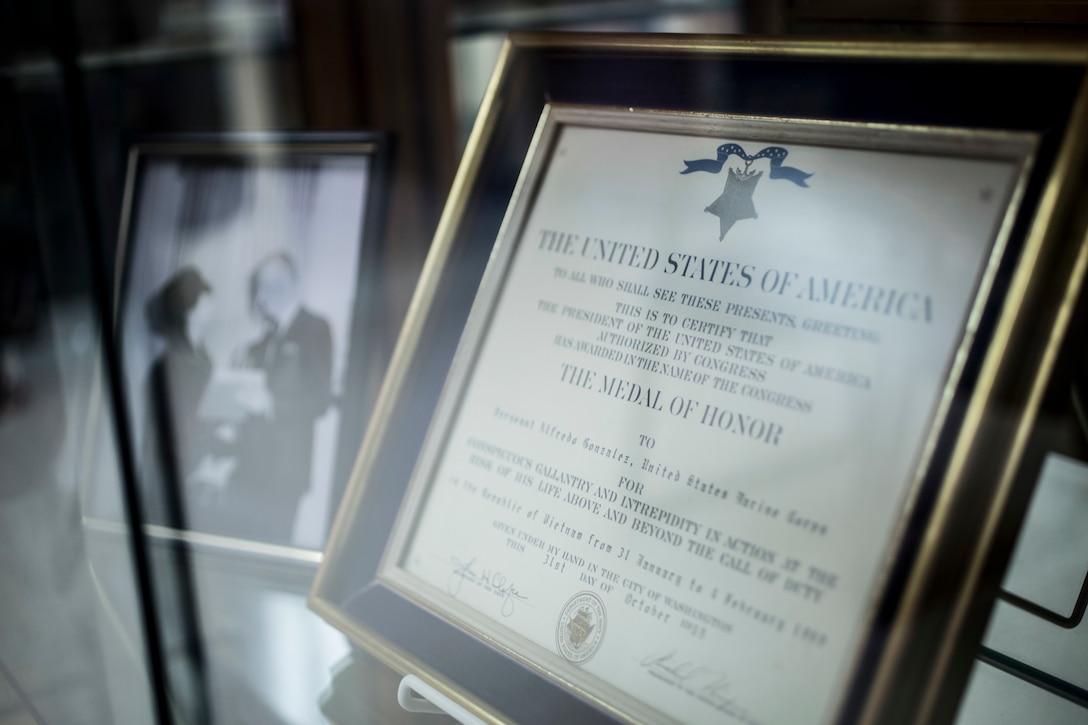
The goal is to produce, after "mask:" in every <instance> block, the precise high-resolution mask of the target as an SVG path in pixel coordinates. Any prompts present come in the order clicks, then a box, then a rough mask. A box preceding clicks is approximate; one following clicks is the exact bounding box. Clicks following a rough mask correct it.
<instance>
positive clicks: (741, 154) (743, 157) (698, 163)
mask: <svg viewBox="0 0 1088 725" xmlns="http://www.w3.org/2000/svg"><path fill="white" fill-rule="evenodd" d="M787 155H789V152H788V151H787V150H786V149H784V148H782V147H781V146H767V147H766V148H764V149H762V150H761V151H758V152H757V153H755V154H751V155H750V154H748V153H747V152H746V151H745V150H744V148H743V147H742V146H741V145H740V144H737V143H723V144H722V145H721V146H719V147H718V154H717V158H713V159H695V160H694V161H684V164H685V168H684V170H683V171H681V172H680V173H681V174H692V173H695V172H698V171H704V172H707V173H710V174H718V173H721V170H722V168H726V164H727V163H728V162H729V159H730V158H731V157H734V156H735V157H737V158H739V159H740V161H742V162H743V167H742V166H741V165H740V164H739V163H734V164H733V165H731V166H729V167H727V172H728V174H727V176H726V179H725V187H724V188H723V189H722V193H721V194H720V195H719V196H718V198H717V199H715V200H714V201H712V202H710V204H709V205H708V206H707V207H705V208H704V209H703V211H705V212H707V213H709V214H713V215H714V216H716V217H718V222H719V225H718V230H719V234H718V241H721V240H723V239H725V235H726V233H728V232H729V230H730V229H732V228H733V225H734V224H736V223H737V222H738V221H740V220H742V219H756V218H757V217H758V216H759V214H757V213H756V206H755V203H754V202H753V201H752V195H753V194H754V193H755V190H756V185H757V184H758V183H759V180H760V179H761V178H762V177H763V169H761V168H756V162H757V161H759V160H760V159H767V161H768V164H769V169H770V173H769V176H770V178H771V179H775V180H779V179H781V180H785V181H790V182H793V183H794V184H796V185H797V186H801V187H805V188H808V181H807V179H808V178H809V177H811V176H812V174H809V173H805V172H804V171H801V170H800V169H797V168H794V167H792V166H783V165H782V162H783V161H785V159H786V156H787Z"/></svg>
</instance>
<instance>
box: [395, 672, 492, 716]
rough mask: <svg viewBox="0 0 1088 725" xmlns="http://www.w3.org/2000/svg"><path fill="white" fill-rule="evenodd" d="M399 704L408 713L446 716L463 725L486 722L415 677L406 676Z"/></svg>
mask: <svg viewBox="0 0 1088 725" xmlns="http://www.w3.org/2000/svg"><path fill="white" fill-rule="evenodd" d="M397 702H398V703H399V704H400V706H401V708H402V709H404V710H407V711H408V712H429V713H433V714H435V715H441V714H446V715H449V716H450V717H452V718H453V719H454V720H456V721H457V722H459V723H461V725H484V721H483V720H481V719H480V718H478V717H476V716H475V715H473V714H472V713H470V712H469V711H468V710H466V709H465V708H463V707H461V706H460V705H458V704H457V703H456V702H454V701H453V700H451V699H450V698H448V697H446V696H445V695H443V694H442V693H441V692H439V691H438V690H436V689H434V688H433V687H431V686H430V685H428V684H427V683H426V682H424V681H423V680H421V679H419V678H418V677H416V676H415V675H405V676H404V679H402V680H401V681H400V687H398V688H397Z"/></svg>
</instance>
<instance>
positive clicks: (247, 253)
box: [90, 134, 390, 573]
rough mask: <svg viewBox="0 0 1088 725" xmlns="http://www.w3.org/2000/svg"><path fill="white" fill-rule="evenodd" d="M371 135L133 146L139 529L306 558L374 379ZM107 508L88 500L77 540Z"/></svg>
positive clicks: (127, 364)
mask: <svg viewBox="0 0 1088 725" xmlns="http://www.w3.org/2000/svg"><path fill="white" fill-rule="evenodd" d="M385 144H386V142H385V139H384V138H383V137H382V136H380V135H378V134H352V135H342V136H335V135H328V136H322V135H308V136H216V137H211V136H200V137H178V138H170V139H157V140H147V141H145V142H142V143H139V144H136V145H135V146H134V147H133V148H132V150H131V153H130V157H129V168H128V186H127V194H126V203H125V210H124V219H123V227H124V228H123V230H122V233H121V243H120V246H119V253H118V260H117V269H118V275H117V277H118V280H119V283H118V304H117V315H118V318H117V319H118V325H119V330H120V333H121V343H120V344H121V348H122V354H123V361H124V369H125V372H126V380H127V391H126V392H127V393H128V402H129V405H130V412H129V419H130V420H132V421H133V430H132V431H131V432H130V434H131V435H132V436H133V441H134V444H135V446H134V448H135V450H136V452H137V456H138V461H137V467H138V472H139V477H140V484H141V489H142V492H141V493H142V495H141V498H142V503H143V509H144V513H145V515H146V519H147V523H148V525H149V526H150V527H151V530H152V532H153V533H155V534H156V535H157V536H159V537H160V538H164V539H171V540H176V539H182V540H185V541H187V542H189V543H195V544H199V545H204V546H207V547H212V548H214V549H218V550H234V551H238V552H247V553H254V554H263V555H268V556H272V557H278V558H279V559H291V560H296V561H298V562H300V563H302V564H304V565H308V569H309V571H310V572H311V573H312V571H313V564H315V563H316V562H317V561H318V560H319V559H320V550H321V549H322V547H323V546H324V543H325V538H326V535H327V531H328V525H329V521H330V519H331V513H332V512H333V511H334V510H335V507H336V505H337V503H338V501H337V500H335V499H336V496H335V492H336V491H338V490H339V487H338V486H337V485H336V481H337V480H342V479H343V478H346V477H347V475H348V472H349V471H350V467H351V461H352V458H353V453H354V450H355V449H356V448H357V447H358V445H359V443H360V441H361V440H362V436H363V426H364V424H365V421H366V416H365V415H364V416H359V415H357V414H356V413H357V412H358V411H366V410H369V409H370V407H371V406H372V404H373V399H374V396H375V395H376V392H377V388H378V385H377V383H378V382H380V379H381V376H382V374H383V373H384V369H385V363H386V360H387V357H386V356H387V354H388V350H389V349H390V346H389V345H388V344H383V341H382V339H381V337H382V332H381V325H380V324H378V320H379V317H378V315H377V314H376V309H378V308H380V305H381V299H382V291H381V284H382V278H381V275H380V273H379V271H378V266H379V262H380V252H379V250H380V243H379V241H380V239H379V238H380V220H381V215H382V203H381V199H382V195H383V193H384V192H383V184H384V181H383V179H384V173H385V172H384V163H385V161H384V158H385V153H386V149H385ZM116 504H117V502H112V504H111V502H108V501H103V500H99V498H98V497H97V496H93V495H92V505H91V507H90V510H91V511H94V512H95V513H96V514H97V515H98V516H97V517H96V519H95V520H94V521H91V522H90V523H91V525H92V526H99V527H101V526H102V525H103V522H108V521H109V520H111V519H114V518H115V514H113V512H112V511H111V509H113V507H114V506H116Z"/></svg>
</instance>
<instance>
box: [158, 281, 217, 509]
mask: <svg viewBox="0 0 1088 725" xmlns="http://www.w3.org/2000/svg"><path fill="white" fill-rule="evenodd" d="M146 311H147V321H148V326H149V327H150V329H151V331H152V333H154V334H155V335H156V336H158V337H159V338H160V339H161V340H162V341H163V343H164V344H165V347H164V349H163V351H162V353H161V354H160V355H159V356H158V357H157V358H155V361H154V362H153V363H152V364H151V370H150V374H149V376H148V387H149V390H148V393H149V395H148V405H149V412H150V418H151V420H150V421H149V422H150V425H149V426H147V427H146V428H145V430H147V431H148V435H149V442H150V443H151V446H152V447H151V448H150V450H149V451H148V452H149V454H150V455H149V456H147V457H146V464H147V465H146V466H145V470H147V471H149V472H151V473H152V474H154V473H157V474H158V475H157V476H156V475H152V476H151V479H150V480H151V481H154V480H159V481H161V482H162V484H163V485H161V486H159V487H157V490H152V491H150V492H149V493H150V495H149V496H148V499H149V500H148V506H147V508H148V519H149V520H150V521H151V522H152V523H161V524H166V525H168V526H173V527H178V528H186V526H187V523H188V522H187V521H186V514H187V513H188V514H191V513H193V512H192V509H191V506H190V507H189V508H188V510H187V509H186V508H183V506H182V501H183V496H182V488H183V487H184V485H185V484H186V482H190V481H197V482H200V483H201V484H202V485H205V486H206V485H209V484H210V483H213V482H215V481H218V482H219V483H220V486H222V485H223V484H225V482H226V479H227V477H228V476H229V475H230V468H232V467H233V461H232V460H231V459H222V460H216V459H215V458H214V457H213V456H212V447H213V442H214V439H215V433H214V428H213V424H212V423H210V422H208V421H202V420H200V418H199V416H198V407H199V405H200V401H201V399H202V398H203V396H204V393H205V390H206V389H207V387H208V383H209V381H210V380H211V375H212V362H211V358H209V357H208V354H207V352H206V351H205V350H204V345H203V343H204V334H205V332H206V330H207V327H208V323H209V321H210V320H211V317H212V301H211V286H210V285H208V283H207V281H205V279H204V278H203V277H202V276H201V275H200V273H199V272H198V271H197V270H196V269H194V268H192V267H185V268H183V269H181V270H179V271H178V272H177V273H175V274H174V275H173V276H172V277H171V278H170V279H168V280H167V281H166V283H165V284H164V285H163V286H162V287H161V288H160V289H159V291H158V292H156V293H155V294H154V295H153V296H152V297H151V298H150V299H149V300H148V303H147V309H146Z"/></svg>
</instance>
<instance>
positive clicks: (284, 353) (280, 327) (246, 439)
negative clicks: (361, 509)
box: [228, 253, 332, 544]
mask: <svg viewBox="0 0 1088 725" xmlns="http://www.w3.org/2000/svg"><path fill="white" fill-rule="evenodd" d="M299 282H300V280H299V273H298V267H297V265H296V264H295V261H294V259H293V258H292V257H291V256H290V255H288V254H286V253H277V254H273V255H271V256H268V257H265V258H264V259H263V260H261V261H260V262H258V264H257V266H256V267H255V268H254V270H253V274H252V275H251V277H250V290H249V291H250V301H251V303H252V306H253V311H254V312H255V313H256V314H257V315H258V316H259V317H260V319H261V322H262V324H263V325H264V327H265V334H264V335H263V336H262V337H261V338H260V339H259V340H257V341H256V342H255V343H253V344H251V345H250V346H249V347H248V348H247V349H246V350H245V354H244V358H245V359H244V361H243V362H244V364H245V366H246V367H249V368H251V369H254V370H258V371H261V372H263V374H264V385H263V386H262V387H260V388H256V389H251V390H247V391H246V394H245V395H244V396H242V398H241V399H240V401H239V402H241V404H242V405H243V407H244V408H245V409H246V411H247V416H246V418H245V419H244V420H243V421H242V423H241V424H240V425H239V428H238V439H237V452H238V468H237V471H236V472H235V475H234V477H233V479H232V482H231V484H230V487H229V489H230V491H229V493H228V498H229V500H230V517H231V527H232V528H233V529H235V530H234V531H232V532H231V533H233V534H234V535H242V536H251V537H253V538H256V539H261V540H264V541H270V542H274V543H280V544H289V543H290V542H291V530H292V525H293V523H294V520H295V514H296V512H297V510H298V505H299V500H300V499H301V498H302V496H303V494H305V493H306V491H307V490H308V489H309V486H310V467H311V462H312V458H313V439H314V423H315V422H316V421H317V419H318V418H319V417H320V416H321V415H323V414H324V412H325V410H326V409H327V408H328V406H329V403H330V402H331V393H330V382H331V377H332V336H331V333H330V329H329V324H328V322H326V321H325V320H324V319H322V318H321V317H319V316H317V315H315V314H314V313H313V312H311V311H309V310H308V309H306V307H305V305H304V304H303V300H302V295H301V290H300V285H299Z"/></svg>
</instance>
